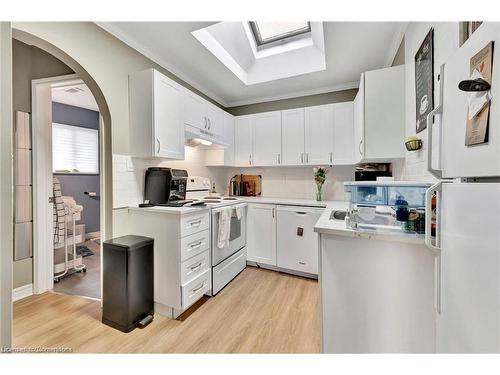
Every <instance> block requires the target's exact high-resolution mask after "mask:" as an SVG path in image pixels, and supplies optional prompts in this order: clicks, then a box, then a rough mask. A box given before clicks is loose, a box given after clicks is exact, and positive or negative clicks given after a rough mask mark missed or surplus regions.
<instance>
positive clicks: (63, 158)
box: [52, 123, 99, 174]
mask: <svg viewBox="0 0 500 375" xmlns="http://www.w3.org/2000/svg"><path fill="white" fill-rule="evenodd" d="M52 169H53V172H54V173H82V174H99V133H98V131H97V130H96V129H87V128H81V127H78V126H71V125H64V124H57V123H53V124H52Z"/></svg>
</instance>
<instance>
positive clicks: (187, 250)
mask: <svg viewBox="0 0 500 375" xmlns="http://www.w3.org/2000/svg"><path fill="white" fill-rule="evenodd" d="M209 248H210V233H209V231H208V229H207V230H204V231H203V232H199V233H195V234H192V235H190V236H187V237H184V238H181V262H184V261H185V260H187V259H189V258H192V257H193V256H195V255H198V254H200V253H202V252H204V251H206V250H208V249H209Z"/></svg>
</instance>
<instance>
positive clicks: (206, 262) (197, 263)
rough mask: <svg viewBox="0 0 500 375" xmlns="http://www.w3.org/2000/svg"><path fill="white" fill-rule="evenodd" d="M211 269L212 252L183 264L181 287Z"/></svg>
mask: <svg viewBox="0 0 500 375" xmlns="http://www.w3.org/2000/svg"><path fill="white" fill-rule="evenodd" d="M209 267H210V251H208V250H207V251H205V252H203V253H201V254H198V255H196V256H194V257H192V258H190V259H188V260H186V261H185V262H182V263H181V285H186V284H187V283H188V282H190V281H191V280H193V279H195V278H196V277H198V276H199V275H201V274H202V273H203V272H205V271H206V270H208V268H209Z"/></svg>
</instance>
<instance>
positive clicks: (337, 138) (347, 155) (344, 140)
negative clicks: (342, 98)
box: [333, 102, 356, 165]
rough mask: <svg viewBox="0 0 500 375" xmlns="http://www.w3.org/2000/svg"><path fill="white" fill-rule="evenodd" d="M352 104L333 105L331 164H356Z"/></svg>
mask: <svg viewBox="0 0 500 375" xmlns="http://www.w3.org/2000/svg"><path fill="white" fill-rule="evenodd" d="M353 115H354V105H353V102H345V103H336V104H333V164H336V165H343V164H356V160H355V155H354V147H353V144H354V119H353Z"/></svg>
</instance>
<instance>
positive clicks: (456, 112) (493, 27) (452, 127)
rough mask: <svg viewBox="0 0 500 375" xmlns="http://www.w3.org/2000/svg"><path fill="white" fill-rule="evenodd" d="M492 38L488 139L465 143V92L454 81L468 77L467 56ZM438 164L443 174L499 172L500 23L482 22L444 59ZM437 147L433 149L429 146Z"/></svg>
mask: <svg viewBox="0 0 500 375" xmlns="http://www.w3.org/2000/svg"><path fill="white" fill-rule="evenodd" d="M491 41H494V48H493V69H492V74H493V75H492V82H491V94H492V100H491V107H490V111H491V112H490V123H489V142H488V143H487V144H481V145H475V146H465V128H466V123H467V107H468V102H467V94H466V93H465V92H463V91H460V90H459V89H458V83H459V82H460V81H462V80H465V79H469V76H470V59H471V57H473V56H474V55H475V54H476V53H478V52H479V51H480V50H481V49H483V48H484V47H486V45H487V44H488V43H489V42H491ZM443 84H444V92H443V115H442V116H443V118H442V140H441V146H442V147H441V153H442V154H441V168H442V171H443V177H445V178H446V177H486V176H500V23H498V22H492V23H484V24H482V25H481V26H480V27H479V28H478V29H477V31H476V32H475V33H474V34H473V35H472V36H471V37H470V39H469V40H467V41H466V42H465V43H464V45H463V46H462V47H460V49H458V51H457V52H456V53H455V54H454V55H453V56H452V57H451V58H450V60H449V61H447V62H446V65H445V71H444V82H443ZM433 151H437V149H433Z"/></svg>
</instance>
